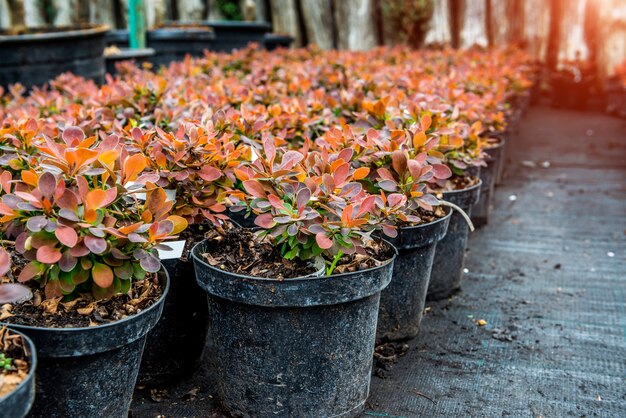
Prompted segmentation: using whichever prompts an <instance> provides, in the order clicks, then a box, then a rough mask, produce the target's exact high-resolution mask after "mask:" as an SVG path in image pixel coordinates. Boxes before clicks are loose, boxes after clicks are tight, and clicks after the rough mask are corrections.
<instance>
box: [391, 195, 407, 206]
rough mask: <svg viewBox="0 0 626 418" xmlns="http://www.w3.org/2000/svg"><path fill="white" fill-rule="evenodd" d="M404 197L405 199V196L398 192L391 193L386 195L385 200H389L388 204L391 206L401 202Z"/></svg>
mask: <svg viewBox="0 0 626 418" xmlns="http://www.w3.org/2000/svg"><path fill="white" fill-rule="evenodd" d="M404 199H405V196H404V195H402V194H400V193H392V194H390V195H389V196H387V202H389V206H391V207H395V206H397V205H399V204H401V203H402V201H403V200H404Z"/></svg>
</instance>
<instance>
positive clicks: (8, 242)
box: [0, 239, 15, 245]
mask: <svg viewBox="0 0 626 418" xmlns="http://www.w3.org/2000/svg"><path fill="white" fill-rule="evenodd" d="M0 245H15V241H9V240H8V239H0Z"/></svg>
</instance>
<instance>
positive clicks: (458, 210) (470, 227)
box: [439, 200, 474, 232]
mask: <svg viewBox="0 0 626 418" xmlns="http://www.w3.org/2000/svg"><path fill="white" fill-rule="evenodd" d="M439 204H441V205H443V206H448V207H451V208H452V209H454V210H456V211H457V212H459V213H460V214H461V216H462V217H463V218H464V219H465V222H467V226H469V229H470V231H472V232H474V224H473V223H472V220H471V219H470V217H469V216H467V213H465V211H464V210H463V209H461V208H460V207H458V206H457V205H455V204H454V203H450V202H446V201H445V200H439Z"/></svg>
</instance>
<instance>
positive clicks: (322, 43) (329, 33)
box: [300, 0, 335, 49]
mask: <svg viewBox="0 0 626 418" xmlns="http://www.w3.org/2000/svg"><path fill="white" fill-rule="evenodd" d="M300 6H301V7H302V15H303V16H302V17H303V20H304V26H305V27H306V34H307V39H308V41H309V43H312V44H315V45H317V46H319V47H320V48H322V49H332V48H334V46H335V45H334V42H333V26H334V23H333V14H332V10H331V7H330V6H331V5H330V0H303V1H301V2H300Z"/></svg>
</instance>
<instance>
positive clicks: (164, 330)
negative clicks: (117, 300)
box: [137, 259, 209, 386]
mask: <svg viewBox="0 0 626 418" xmlns="http://www.w3.org/2000/svg"><path fill="white" fill-rule="evenodd" d="M162 263H163V266H164V267H165V269H166V270H167V272H168V273H169V277H170V289H169V293H168V295H167V298H166V299H165V302H164V304H163V315H162V316H161V319H160V320H159V323H158V324H157V325H156V326H155V327H154V328H153V329H152V331H150V332H149V333H148V337H147V339H146V349H145V350H144V353H143V357H142V359H141V368H140V369H139V378H138V379H137V381H138V382H139V383H142V384H144V385H148V386H162V385H166V384H170V383H174V382H176V381H178V380H180V379H181V378H184V377H186V376H189V375H191V374H192V373H193V372H194V370H196V369H197V366H198V363H199V361H200V357H201V355H202V349H203V348H204V344H205V341H206V335H207V330H208V327H209V310H208V306H207V297H206V294H205V293H204V292H203V291H202V289H200V287H199V286H198V284H197V283H196V274H195V270H194V267H193V261H192V260H191V259H189V260H186V261H182V260H180V259H174V260H163V261H162Z"/></svg>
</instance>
